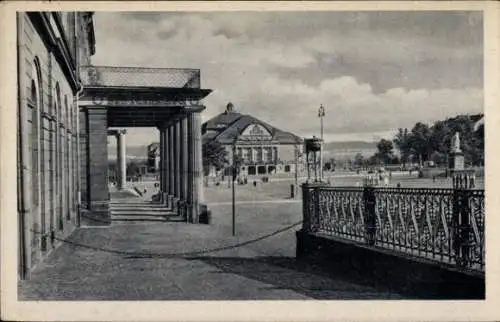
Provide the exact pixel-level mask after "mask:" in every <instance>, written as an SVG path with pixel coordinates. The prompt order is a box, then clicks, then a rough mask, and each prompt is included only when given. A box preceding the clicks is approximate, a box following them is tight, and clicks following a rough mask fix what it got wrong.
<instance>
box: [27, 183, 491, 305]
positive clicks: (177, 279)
mask: <svg viewBox="0 0 500 322" xmlns="http://www.w3.org/2000/svg"><path fill="white" fill-rule="evenodd" d="M292 180H293V179H292ZM356 180H358V178H355V177H343V178H341V177H337V178H335V184H336V185H351V186H352V185H353V183H355V182H356ZM398 181H399V182H402V186H403V187H429V186H431V187H449V186H450V182H449V181H443V180H442V181H438V182H433V181H432V180H429V179H427V180H426V179H416V178H411V177H407V178H405V177H398ZM291 182H293V181H281V180H280V181H270V182H269V183H265V184H264V183H259V184H258V185H257V187H254V186H253V185H252V184H248V185H244V186H239V185H238V186H237V188H236V196H237V200H238V202H237V204H236V236H232V233H231V222H232V220H231V202H230V201H231V189H230V188H228V186H227V185H224V184H222V185H219V186H210V187H208V188H206V189H204V193H205V198H206V200H207V202H208V205H209V207H210V209H211V210H212V224H211V225H191V224H185V223H175V222H160V223H158V222H155V223H120V224H118V223H113V224H112V226H111V227H110V228H106V229H102V228H82V229H79V230H77V231H76V232H75V233H74V234H73V235H72V236H70V238H69V239H68V240H67V241H66V242H65V243H63V245H62V246H61V247H60V248H59V249H57V250H56V251H55V252H54V253H53V254H52V255H51V257H50V258H49V259H48V260H46V261H45V262H43V263H42V264H40V266H39V267H37V268H36V269H35V271H34V272H33V274H32V279H31V280H29V281H21V282H20V285H19V286H20V287H19V299H21V300H35V299H39V300H63V299H64V300H271V299H273V300H279V299H281V300H284V299H398V298H403V296H402V295H399V294H396V293H395V292H393V291H391V290H385V289H384V290H382V289H380V287H377V288H373V287H370V286H368V285H366V283H363V282H361V281H359V280H357V279H353V278H350V277H349V276H340V275H335V274H333V273H332V272H325V271H324V270H323V269H321V268H320V267H314V266H312V265H311V264H309V263H304V262H300V261H296V260H295V258H294V257H295V231H296V230H298V229H300V224H298V223H300V220H301V207H302V204H301V201H300V197H299V198H297V199H290V198H289V197H290V196H289V194H290V183H291ZM134 184H135V185H136V186H139V189H140V190H141V189H146V190H147V193H146V194H145V195H144V197H143V199H148V198H150V196H151V195H152V194H154V193H155V191H156V189H155V188H154V183H152V182H144V183H134ZM393 184H394V181H393ZM481 184H482V183H481ZM276 231H278V233H275V232H276ZM266 236H267V237H266ZM233 246H234V247H233ZM404 298H408V297H406V296H405V297H404Z"/></svg>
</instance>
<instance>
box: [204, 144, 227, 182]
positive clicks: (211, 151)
mask: <svg viewBox="0 0 500 322" xmlns="http://www.w3.org/2000/svg"><path fill="white" fill-rule="evenodd" d="M202 152H203V153H202V154H203V169H204V172H205V176H206V175H208V173H209V171H210V167H215V170H217V171H219V170H221V169H223V168H224V167H225V166H226V165H227V164H228V163H229V161H228V156H227V154H228V153H227V150H226V149H225V147H224V146H223V145H222V144H220V143H219V142H218V141H215V140H213V141H209V142H207V143H205V144H204V145H203V151H202Z"/></svg>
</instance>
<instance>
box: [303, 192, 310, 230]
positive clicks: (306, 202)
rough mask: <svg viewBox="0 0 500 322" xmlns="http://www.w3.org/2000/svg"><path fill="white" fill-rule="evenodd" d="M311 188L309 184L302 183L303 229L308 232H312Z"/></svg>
mask: <svg viewBox="0 0 500 322" xmlns="http://www.w3.org/2000/svg"><path fill="white" fill-rule="evenodd" d="M311 202H312V201H311V189H310V187H309V184H307V183H304V184H303V185H302V230H303V231H304V232H306V233H309V232H311V213H310V209H311V207H310V205H311Z"/></svg>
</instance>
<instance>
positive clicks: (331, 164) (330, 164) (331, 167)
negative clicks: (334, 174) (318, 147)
mask: <svg viewBox="0 0 500 322" xmlns="http://www.w3.org/2000/svg"><path fill="white" fill-rule="evenodd" d="M335 165H336V164H335V158H330V159H329V160H328V161H326V162H325V165H324V169H325V170H326V171H335Z"/></svg>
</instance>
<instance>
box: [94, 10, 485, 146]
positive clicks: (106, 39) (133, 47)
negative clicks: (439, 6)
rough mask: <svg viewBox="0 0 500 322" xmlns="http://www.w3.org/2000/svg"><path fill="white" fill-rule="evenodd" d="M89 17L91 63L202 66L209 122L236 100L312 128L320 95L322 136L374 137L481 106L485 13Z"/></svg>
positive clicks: (307, 131) (145, 137) (314, 131)
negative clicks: (92, 42)
mask: <svg viewBox="0 0 500 322" xmlns="http://www.w3.org/2000/svg"><path fill="white" fill-rule="evenodd" d="M94 24H95V33H96V50H97V51H96V54H95V56H94V57H93V58H92V63H93V64H94V65H110V66H140V67H181V68H182V67H186V68H199V69H201V79H202V87H203V88H210V89H213V90H214V91H213V93H211V94H210V95H209V96H208V97H207V98H206V99H205V100H204V104H205V106H206V107H207V109H206V110H205V111H204V115H203V117H204V119H205V120H208V119H209V118H210V117H212V116H214V115H216V114H218V113H220V112H222V111H223V110H224V109H225V106H226V104H227V103H228V102H232V103H233V104H234V105H235V108H236V110H238V111H239V112H242V113H248V114H252V115H254V116H256V117H258V118H261V119H262V120H264V121H266V122H268V123H271V124H273V125H274V126H276V127H278V128H281V129H283V130H287V131H292V132H294V133H296V134H298V135H302V136H312V135H319V118H318V117H317V110H318V108H319V106H320V104H323V105H324V106H325V108H326V116H325V119H324V121H325V139H326V140H327V141H343V140H368V141H371V140H377V139H379V138H380V137H387V136H388V135H390V134H392V133H393V131H394V129H397V128H398V127H411V126H412V125H413V124H414V123H415V122H417V121H425V122H429V123H431V122H433V121H436V120H439V119H444V118H446V117H450V116H455V115H457V114H462V113H469V114H473V113H480V112H482V110H483V32H482V30H483V29H482V28H483V21H482V14H481V13H480V12H450V11H448V12H211V13H210V12H205V13H196V12H190V13H182V12H175V13H174V12H162V13H146V12H141V13H139V12H136V13H126V12H123V13H117V12H113V13H104V12H97V13H96V14H95V20H94ZM129 133H131V134H133V135H129V136H128V144H133V145H136V144H148V143H150V142H151V141H154V140H157V136H156V131H155V130H153V129H149V130H147V129H134V130H132V131H130V130H129Z"/></svg>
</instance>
